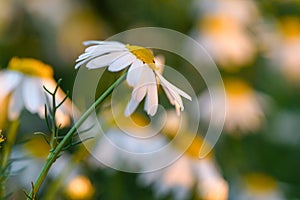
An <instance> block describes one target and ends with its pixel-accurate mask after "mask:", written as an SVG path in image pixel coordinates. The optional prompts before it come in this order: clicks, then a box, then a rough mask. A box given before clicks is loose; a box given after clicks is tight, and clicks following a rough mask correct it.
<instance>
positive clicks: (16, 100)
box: [8, 87, 24, 120]
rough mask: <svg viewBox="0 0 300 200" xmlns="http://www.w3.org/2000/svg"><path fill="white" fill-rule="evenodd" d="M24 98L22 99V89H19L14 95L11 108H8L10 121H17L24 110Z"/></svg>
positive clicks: (10, 103) (10, 104)
mask: <svg viewBox="0 0 300 200" xmlns="http://www.w3.org/2000/svg"><path fill="white" fill-rule="evenodd" d="M23 106H24V104H23V97H22V87H17V88H16V90H15V91H14V92H13V93H12V96H11V99H10V102H9V108H8V118H9V119H10V120H15V119H17V118H18V117H19V116H20V113H21V111H22V109H23Z"/></svg>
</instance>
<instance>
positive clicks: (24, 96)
mask: <svg viewBox="0 0 300 200" xmlns="http://www.w3.org/2000/svg"><path fill="white" fill-rule="evenodd" d="M52 76H53V70H52V68H51V67H50V66H49V65H46V64H44V63H42V62H40V61H38V60H35V59H31V58H16V57H15V58H12V59H11V61H10V62H9V64H8V68H7V69H5V70H2V71H0V102H1V101H3V100H4V99H6V98H9V102H8V113H7V114H8V119H9V120H15V119H17V118H18V117H19V116H20V113H21V111H22V110H23V108H26V109H27V110H28V111H29V112H31V113H38V114H39V116H40V117H41V118H44V117H45V109H44V106H45V104H46V103H47V102H51V101H52V97H51V96H50V94H48V93H45V92H44V89H43V86H45V87H46V88H47V89H48V90H49V91H51V92H53V91H54V89H55V87H56V82H55V80H54V79H53V78H52ZM64 97H65V94H64V92H63V91H62V90H61V89H58V92H57V95H56V98H57V99H56V101H57V103H59V102H61V101H62V100H63V99H64ZM2 109H3V108H1V110H2ZM70 113H71V102H70V100H68V99H67V100H66V101H65V102H64V103H63V104H62V106H61V107H59V108H58V110H57V113H56V114H57V116H56V121H57V124H61V126H66V125H68V124H69V123H70V117H69V115H70Z"/></svg>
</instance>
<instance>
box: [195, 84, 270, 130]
mask: <svg viewBox="0 0 300 200" xmlns="http://www.w3.org/2000/svg"><path fill="white" fill-rule="evenodd" d="M221 90H222V89H221V88H220V89H217V91H216V92H217V93H219V92H220V94H221V93H222V91H221ZM225 91H226V116H225V124H224V129H225V131H227V132H228V133H236V132H238V133H247V132H251V131H256V130H258V129H259V128H260V126H261V125H262V122H263V120H264V117H265V114H264V108H265V106H266V105H267V103H268V101H267V100H268V99H267V96H266V95H264V94H262V93H259V92H257V91H255V90H254V89H253V88H252V87H251V86H249V85H248V84H247V83H246V82H244V81H243V80H240V79H228V80H226V81H225ZM199 103H200V104H199V105H200V109H201V110H202V112H203V115H202V116H203V117H204V118H205V120H206V121H209V120H210V116H211V110H212V109H218V106H223V105H222V104H220V105H216V107H214V108H212V106H211V103H210V95H209V93H208V92H204V93H203V94H202V95H201V96H200V97H199ZM219 121H220V122H222V119H219V120H218V121H217V122H216V123H218V122H219Z"/></svg>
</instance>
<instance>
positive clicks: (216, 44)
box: [193, 0, 258, 71]
mask: <svg viewBox="0 0 300 200" xmlns="http://www.w3.org/2000/svg"><path fill="white" fill-rule="evenodd" d="M197 4H198V7H199V10H202V12H201V14H202V15H201V18H200V19H199V21H198V22H197V23H198V24H197V27H196V28H195V30H194V33H193V34H194V36H195V38H196V39H197V41H198V42H199V43H200V44H202V45H203V46H204V47H205V49H206V50H207V51H208V53H210V55H211V56H212V57H213V59H214V60H215V62H217V63H218V64H220V67H223V68H224V69H226V70H228V71H235V70H237V69H239V68H240V67H244V66H247V65H248V64H249V63H251V62H252V61H253V59H254V58H255V56H256V51H257V49H256V43H255V40H254V37H253V36H252V35H251V34H250V32H249V31H248V28H249V27H253V25H252V24H253V23H255V22H256V20H257V19H258V9H257V7H256V5H255V3H254V2H253V1H250V0H249V1H238V0H229V1H226V0H213V1H197Z"/></svg>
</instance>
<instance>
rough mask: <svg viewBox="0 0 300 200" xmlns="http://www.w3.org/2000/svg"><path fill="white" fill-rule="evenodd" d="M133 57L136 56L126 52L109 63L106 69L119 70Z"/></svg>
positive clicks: (128, 63) (132, 59)
mask: <svg viewBox="0 0 300 200" xmlns="http://www.w3.org/2000/svg"><path fill="white" fill-rule="evenodd" d="M135 59H136V57H135V56H134V55H132V54H131V53H129V52H128V53H127V54H125V55H124V56H122V57H120V58H118V59H117V60H115V61H114V62H113V63H112V64H111V65H109V67H108V70H109V71H111V72H117V71H120V70H122V69H124V68H125V67H127V66H128V65H130V64H131V63H132V62H133V61H134V60H135Z"/></svg>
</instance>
